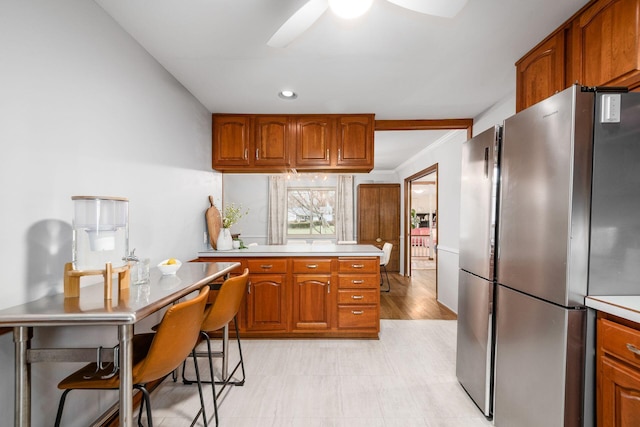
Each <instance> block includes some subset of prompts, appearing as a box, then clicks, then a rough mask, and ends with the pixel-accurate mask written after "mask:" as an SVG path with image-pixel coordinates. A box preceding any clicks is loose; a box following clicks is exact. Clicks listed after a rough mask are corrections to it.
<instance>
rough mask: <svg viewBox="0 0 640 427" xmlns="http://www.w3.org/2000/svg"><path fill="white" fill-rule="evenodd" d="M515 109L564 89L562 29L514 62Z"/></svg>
mask: <svg viewBox="0 0 640 427" xmlns="http://www.w3.org/2000/svg"><path fill="white" fill-rule="evenodd" d="M516 73H517V79H516V81H517V84H516V111H521V110H524V109H525V108H527V107H530V106H531V105H533V104H535V103H537V102H540V101H542V100H543V99H545V98H548V97H550V96H551V95H553V94H554V93H556V92H558V91H561V90H563V89H564V88H565V87H566V85H565V33H564V31H559V32H558V33H557V34H555V35H554V36H553V37H551V38H549V39H548V40H546V41H545V42H544V43H542V44H541V45H539V46H538V47H537V48H535V49H534V50H532V51H531V52H529V53H528V54H527V55H526V56H525V57H523V58H522V59H521V60H520V61H518V62H517V63H516Z"/></svg>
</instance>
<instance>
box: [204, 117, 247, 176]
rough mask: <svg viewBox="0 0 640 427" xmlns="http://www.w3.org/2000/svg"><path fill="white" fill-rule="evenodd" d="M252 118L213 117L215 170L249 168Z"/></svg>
mask: <svg viewBox="0 0 640 427" xmlns="http://www.w3.org/2000/svg"><path fill="white" fill-rule="evenodd" d="M251 133H252V128H251V118H249V117H248V116H226V115H221V116H217V115H214V116H213V168H214V169H216V168H218V167H219V166H221V165H227V166H249V150H250V149H251Z"/></svg>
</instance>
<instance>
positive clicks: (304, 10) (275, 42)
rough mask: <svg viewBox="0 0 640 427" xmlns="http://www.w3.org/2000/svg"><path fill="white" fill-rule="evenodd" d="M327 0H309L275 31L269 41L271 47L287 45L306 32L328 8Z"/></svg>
mask: <svg viewBox="0 0 640 427" xmlns="http://www.w3.org/2000/svg"><path fill="white" fill-rule="evenodd" d="M328 7H329V3H328V2H327V0H309V1H308V2H307V3H306V4H305V5H304V6H302V7H301V8H300V9H298V11H297V12H296V13H294V14H293V15H291V17H290V18H289V19H287V21H286V22H285V23H284V24H282V26H281V27H280V28H279V29H278V31H276V32H275V34H274V35H273V36H271V38H270V39H269V41H268V42H267V45H269V46H271V47H286V46H287V45H288V44H289V43H291V42H292V41H293V40H295V38H296V37H298V36H299V35H300V34H302V33H304V32H305V31H306V30H307V29H308V28H309V27H311V25H313V23H314V22H316V21H317V20H318V18H320V16H321V15H322V14H323V13H324V12H325V11H326V10H327V8H328Z"/></svg>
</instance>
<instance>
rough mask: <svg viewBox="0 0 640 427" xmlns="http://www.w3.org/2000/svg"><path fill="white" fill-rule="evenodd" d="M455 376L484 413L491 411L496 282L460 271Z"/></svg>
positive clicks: (488, 413)
mask: <svg viewBox="0 0 640 427" xmlns="http://www.w3.org/2000/svg"><path fill="white" fill-rule="evenodd" d="M458 283H459V285H458V338H457V339H458V346H457V352H456V375H457V377H458V381H460V384H462V386H463V387H464V389H465V390H466V391H467V393H469V396H471V398H472V399H473V401H474V402H475V403H476V405H478V407H479V408H480V409H481V410H482V412H483V413H484V415H485V416H489V415H490V414H491V406H492V403H491V398H492V392H491V375H492V371H493V346H492V341H493V337H492V334H493V314H492V311H493V310H492V307H493V292H494V284H493V282H491V281H488V280H485V279H482V278H480V277H478V276H474V275H473V274H469V273H467V272H466V271H463V270H460V280H459V281H458Z"/></svg>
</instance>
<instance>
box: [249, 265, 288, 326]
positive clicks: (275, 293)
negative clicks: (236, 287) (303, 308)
mask: <svg viewBox="0 0 640 427" xmlns="http://www.w3.org/2000/svg"><path fill="white" fill-rule="evenodd" d="M285 278H286V275H284V274H250V275H249V281H250V282H251V284H250V286H249V293H248V294H247V330H248V331H286V330H287V319H286V314H287V309H286V296H285V285H284V284H285Z"/></svg>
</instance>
